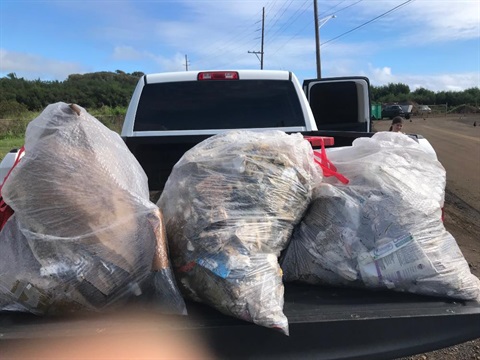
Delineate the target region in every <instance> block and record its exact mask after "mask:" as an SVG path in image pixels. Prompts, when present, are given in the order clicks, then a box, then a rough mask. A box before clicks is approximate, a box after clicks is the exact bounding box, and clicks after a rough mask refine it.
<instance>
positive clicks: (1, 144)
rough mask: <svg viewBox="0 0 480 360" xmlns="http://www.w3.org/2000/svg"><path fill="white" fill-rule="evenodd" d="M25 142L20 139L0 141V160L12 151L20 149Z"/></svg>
mask: <svg viewBox="0 0 480 360" xmlns="http://www.w3.org/2000/svg"><path fill="white" fill-rule="evenodd" d="M24 141H25V138H24V137H23V136H22V137H7V138H3V139H0V160H2V159H3V158H4V157H5V155H6V154H7V153H8V152H9V151H10V150H12V149H20V148H21V147H22V145H23V143H24Z"/></svg>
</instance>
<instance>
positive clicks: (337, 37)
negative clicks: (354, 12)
mask: <svg viewBox="0 0 480 360" xmlns="http://www.w3.org/2000/svg"><path fill="white" fill-rule="evenodd" d="M412 1H413V0H407V1H405V2H403V3H401V4H400V5H397V6H395V7H394V8H392V9H390V10H388V11H386V12H384V13H383V14H380V15H378V16H377V17H374V18H373V19H371V20H368V21H367V22H364V23H363V24H361V25H359V26H357V27H355V28H353V29H351V30H348V31H346V32H344V33H343V34H340V35H338V36H335V37H334V38H333V39H330V40H327V41H325V42H324V43H323V44H321V45H326V44H328V43H330V42H332V41H335V40H337V39H339V38H341V37H343V36H345V35H348V34H350V33H352V32H354V31H355V30H358V29H360V28H362V27H364V26H365V25H368V24H370V23H372V22H374V21H375V20H378V19H380V18H381V17H384V16H385V15H387V14H389V13H391V12H393V11H395V10H398V9H399V8H401V7H402V6H405V5H407V4H408V3H410V2H412Z"/></svg>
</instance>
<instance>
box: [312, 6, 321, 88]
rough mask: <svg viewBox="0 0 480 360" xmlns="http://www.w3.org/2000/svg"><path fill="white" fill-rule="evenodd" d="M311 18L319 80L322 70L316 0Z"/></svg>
mask: <svg viewBox="0 0 480 360" xmlns="http://www.w3.org/2000/svg"><path fill="white" fill-rule="evenodd" d="M313 16H314V17H315V50H316V51H315V53H316V58H317V79H321V78H322V69H321V65H320V30H319V28H318V8H317V0H313Z"/></svg>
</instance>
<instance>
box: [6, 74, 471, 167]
mask: <svg viewBox="0 0 480 360" xmlns="http://www.w3.org/2000/svg"><path fill="white" fill-rule="evenodd" d="M143 75H144V74H143V72H140V71H137V72H133V73H131V74H129V73H125V72H123V71H121V70H117V71H115V72H106V71H103V72H95V73H88V74H83V75H80V74H72V75H70V76H68V78H67V79H66V80H64V81H41V80H25V79H24V78H18V77H17V76H16V74H15V73H10V74H8V75H7V76H5V77H2V78H0V159H3V157H4V156H5V154H6V153H7V152H8V151H9V150H10V149H12V148H15V147H19V146H21V145H22V144H23V141H24V134H25V130H26V127H27V125H28V123H29V122H30V121H31V120H33V119H34V118H36V117H37V116H38V115H39V114H40V112H41V111H42V110H43V109H44V108H45V107H47V105H49V104H52V103H56V102H58V101H63V102H66V103H75V104H78V105H80V106H82V107H84V108H85V109H86V110H87V111H88V112H89V113H90V114H92V115H93V116H95V117H96V118H97V119H98V120H100V121H101V122H102V123H103V124H105V125H106V126H107V127H108V128H110V129H112V130H114V131H116V132H118V133H119V132H120V131H121V128H122V123H123V119H124V117H125V113H126V111H127V106H128V103H129V101H130V97H131V95H132V93H133V91H134V89H135V86H136V84H137V82H138V79H139V78H140V77H141V76H143ZM370 91H371V97H372V98H371V101H372V104H373V103H408V102H414V103H417V104H428V105H434V104H445V105H444V106H445V111H446V112H450V111H453V110H457V109H465V108H466V106H468V109H470V111H473V112H479V111H480V108H479V106H480V88H478V87H476V88H471V89H467V90H464V91H458V92H455V91H441V92H433V91H430V90H427V89H424V88H419V89H416V90H415V91H413V92H412V91H410V88H409V87H408V85H405V84H401V83H399V84H388V85H385V86H378V87H376V86H371V89H370ZM442 110H443V105H442ZM470 111H469V112H470Z"/></svg>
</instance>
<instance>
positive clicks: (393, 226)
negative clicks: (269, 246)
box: [281, 132, 480, 300]
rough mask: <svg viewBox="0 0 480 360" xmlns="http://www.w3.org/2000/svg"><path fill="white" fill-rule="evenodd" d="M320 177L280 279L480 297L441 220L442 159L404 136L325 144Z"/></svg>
mask: <svg viewBox="0 0 480 360" xmlns="http://www.w3.org/2000/svg"><path fill="white" fill-rule="evenodd" d="M327 153H328V157H329V159H330V161H332V163H334V164H335V165H336V167H337V169H338V171H339V172H340V173H342V174H343V175H345V176H346V177H347V178H348V179H349V180H350V182H349V184H347V185H345V184H342V183H340V182H338V181H336V180H335V179H334V178H328V179H325V181H324V182H323V183H322V184H320V185H319V186H317V187H316V188H315V190H314V195H313V201H312V203H311V205H310V207H309V209H308V211H307V214H306V215H305V217H304V218H303V220H302V222H301V223H300V224H299V225H298V226H297V227H296V228H295V231H294V234H293V235H292V239H291V242H290V244H289V247H288V249H287V250H286V251H285V252H284V255H283V258H282V262H281V264H282V269H283V270H284V273H285V278H284V279H285V281H303V282H307V283H313V284H327V285H341V286H353V287H367V288H372V289H391V290H396V291H406V292H412V293H418V294H423V295H433V296H442V297H451V298H456V299H464V300H480V281H479V279H477V278H476V277H475V276H474V275H473V274H471V272H470V268H469V266H468V263H467V262H466V260H465V258H464V256H463V254H462V253H461V250H460V248H459V247H458V244H457V243H456V241H455V239H454V238H453V236H452V235H451V234H450V233H449V232H448V231H447V230H446V229H445V227H444V224H443V222H442V207H443V204H444V195H445V185H446V174H445V170H444V168H443V166H442V165H441V164H440V162H438V161H437V160H436V158H434V157H432V155H430V154H428V153H426V152H424V150H423V149H422V148H421V147H420V146H419V145H418V143H417V142H415V141H414V140H412V139H410V138H409V137H408V136H406V135H402V134H394V133H386V132H383V133H377V134H375V135H374V136H373V137H372V138H360V139H356V140H355V141H354V142H353V146H351V147H345V148H338V149H333V150H331V151H327Z"/></svg>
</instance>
